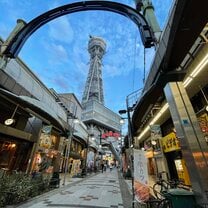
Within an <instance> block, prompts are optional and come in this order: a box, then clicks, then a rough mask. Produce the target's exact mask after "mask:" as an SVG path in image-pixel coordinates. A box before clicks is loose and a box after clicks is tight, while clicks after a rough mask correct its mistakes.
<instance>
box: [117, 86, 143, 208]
mask: <svg viewBox="0 0 208 208" xmlns="http://www.w3.org/2000/svg"><path fill="white" fill-rule="evenodd" d="M141 90H142V89H139V90H136V91H134V92H132V93H131V94H129V95H127V97H126V109H124V110H119V114H121V115H122V114H127V118H122V119H123V120H124V119H128V144H129V148H130V167H131V177H132V208H134V203H135V201H134V200H135V193H134V152H133V147H134V138H133V133H132V132H133V128H132V121H131V112H132V111H133V110H134V107H135V103H134V104H133V105H132V106H130V103H129V102H130V100H133V99H134V100H135V101H137V99H138V97H139V95H140V93H141ZM120 123H121V120H120Z"/></svg>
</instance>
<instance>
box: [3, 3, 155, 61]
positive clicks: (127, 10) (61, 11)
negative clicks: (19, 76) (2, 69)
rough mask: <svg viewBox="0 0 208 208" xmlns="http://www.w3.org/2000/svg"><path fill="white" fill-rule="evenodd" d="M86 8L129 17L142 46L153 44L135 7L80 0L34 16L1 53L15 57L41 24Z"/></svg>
mask: <svg viewBox="0 0 208 208" xmlns="http://www.w3.org/2000/svg"><path fill="white" fill-rule="evenodd" d="M88 10H103V11H110V12H115V13H118V14H121V15H123V16H125V17H127V18H129V19H130V20H132V21H133V22H134V23H135V24H136V25H137V26H138V29H139V31H140V35H141V39H142V42H143V44H144V47H145V48H150V47H151V46H153V45H154V42H155V38H154V35H153V33H152V31H151V28H150V26H149V25H148V23H147V21H146V19H145V18H144V16H143V15H142V14H140V13H139V12H138V11H137V10H136V9H133V8H132V7H129V6H127V5H124V4H120V3H116V2H111V1H82V2H76V3H72V4H67V5H64V6H60V7H57V8H55V9H52V10H49V11H48V12H45V13H43V14H41V15H40V16H38V17H36V18H34V19H33V20H31V21H30V22H29V23H27V24H25V26H24V27H23V28H22V29H21V30H20V31H18V32H17V33H16V34H15V35H14V36H13V37H12V38H11V40H10V41H9V42H8V43H7V44H6V47H5V46H4V50H3V51H1V53H2V54H3V55H4V56H6V57H9V58H16V57H17V55H18V53H19V51H20V50H21V48H22V47H23V45H24V43H25V42H26V40H27V39H28V38H29V37H30V36H31V35H32V34H33V33H34V32H35V31H36V30H37V29H38V28H40V27H41V26H42V25H44V24H46V23H48V22H50V21H51V20H53V19H56V18H58V17H61V16H63V15H67V14H71V13H75V12H80V11H88Z"/></svg>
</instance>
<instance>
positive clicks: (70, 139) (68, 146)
mask: <svg viewBox="0 0 208 208" xmlns="http://www.w3.org/2000/svg"><path fill="white" fill-rule="evenodd" d="M76 112H77V106H76V108H75V115H76ZM68 119H71V120H72V121H71V124H70V126H71V129H70V130H69V131H68V132H67V134H68V135H67V136H68V138H67V144H66V152H65V156H66V162H65V166H64V168H65V169H64V179H63V186H64V185H65V182H66V174H67V170H68V166H69V154H70V148H71V141H72V137H73V133H74V129H75V124H77V123H79V120H78V119H77V118H76V117H75V116H71V115H70V117H67V120H68Z"/></svg>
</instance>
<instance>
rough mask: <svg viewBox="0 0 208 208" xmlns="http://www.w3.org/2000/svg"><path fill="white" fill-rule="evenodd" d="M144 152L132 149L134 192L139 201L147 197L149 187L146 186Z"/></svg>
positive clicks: (146, 173)
mask: <svg viewBox="0 0 208 208" xmlns="http://www.w3.org/2000/svg"><path fill="white" fill-rule="evenodd" d="M144 153H145V152H144V151H142V150H136V149H134V194H135V199H136V200H137V201H139V202H145V201H147V200H148V199H149V196H150V189H149V187H148V172H147V158H146V157H145V154H144Z"/></svg>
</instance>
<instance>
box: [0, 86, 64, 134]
mask: <svg viewBox="0 0 208 208" xmlns="http://www.w3.org/2000/svg"><path fill="white" fill-rule="evenodd" d="M0 96H4V97H5V98H6V99H10V100H11V101H12V102H14V103H15V104H18V105H19V106H20V107H21V108H24V110H25V111H27V112H29V113H31V114H33V115H35V116H36V117H39V118H40V119H41V120H47V121H48V122H49V123H51V124H53V125H54V126H55V127H57V128H58V129H60V130H61V131H65V130H66V128H67V126H66V124H65V123H64V122H63V121H62V119H61V118H60V117H59V116H58V115H57V114H56V113H55V112H54V111H53V110H52V109H51V108H50V106H48V105H47V103H43V102H41V101H40V100H37V99H35V98H31V97H28V96H22V95H19V96H18V95H15V94H14V93H11V92H9V91H7V90H5V89H2V88H0Z"/></svg>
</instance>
